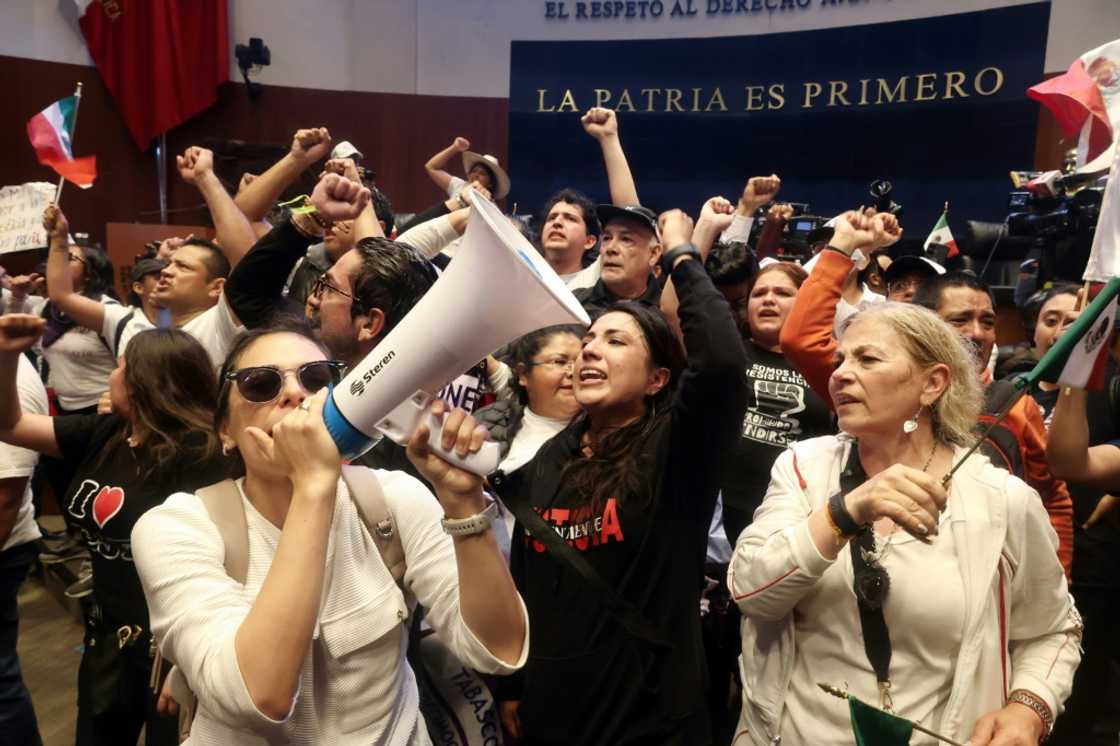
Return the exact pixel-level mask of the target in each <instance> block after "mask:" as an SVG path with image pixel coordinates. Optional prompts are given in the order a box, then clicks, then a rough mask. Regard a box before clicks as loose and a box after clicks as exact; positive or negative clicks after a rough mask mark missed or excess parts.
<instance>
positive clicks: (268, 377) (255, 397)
mask: <svg viewBox="0 0 1120 746" xmlns="http://www.w3.org/2000/svg"><path fill="white" fill-rule="evenodd" d="M345 367H346V366H345V365H344V364H343V363H341V362H339V361H338V360H315V361H314V362H310V363H304V364H303V365H301V366H299V367H298V368H294V369H293V368H288V369H287V370H281V369H280V368H277V367H276V366H275V365H260V366H256V367H253V368H242V369H241V370H231V371H230V372H229V373H226V380H227V381H234V382H235V383H236V384H237V390H238V392H239V393H240V394H241V398H243V399H245V401H250V402H253V403H254V404H268V403H269V402H271V401H274V400H275V399H276V398H277V397H278V396H280V390H281V389H282V388H283V387H284V376H285V375H287V374H288V373H295V374H296V380H297V381H299V385H300V387H301V388H302V389H303V390H304V391H306V392H307V393H309V394H314V393H316V392H317V391H320V390H321V389H323V388H325V387H327V386H335V385H337V384H338V382H339V381H341V380H342V371H343V369H345Z"/></svg>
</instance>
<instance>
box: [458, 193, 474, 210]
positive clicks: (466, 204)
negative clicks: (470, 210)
mask: <svg viewBox="0 0 1120 746" xmlns="http://www.w3.org/2000/svg"><path fill="white" fill-rule="evenodd" d="M455 198H456V199H458V200H459V207H460V208H464V207H470V206H471V203H470V202H467V201H466V200H465V199H463V193H462V192H459V193H458V194H456V195H455Z"/></svg>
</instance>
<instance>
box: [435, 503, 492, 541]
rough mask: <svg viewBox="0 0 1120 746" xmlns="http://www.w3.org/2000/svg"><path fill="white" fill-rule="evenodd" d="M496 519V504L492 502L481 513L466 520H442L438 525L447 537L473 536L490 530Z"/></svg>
mask: <svg viewBox="0 0 1120 746" xmlns="http://www.w3.org/2000/svg"><path fill="white" fill-rule="evenodd" d="M497 517H498V503H497V502H492V503H490V504H489V505H487V506H486V509H485V510H483V511H482V512H481V513H475V514H474V515H472V516H470V517H468V518H444V519H443V520H442V521H440V525H442V526H443V532H444V533H445V534H447V535H448V536H473V535H474V534H481V533H482V532H483V531H485V530H486V529H488V528H490V524H491V523H493V522H494V519H496V518H497Z"/></svg>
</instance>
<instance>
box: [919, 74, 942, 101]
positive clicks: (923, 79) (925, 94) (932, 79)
mask: <svg viewBox="0 0 1120 746" xmlns="http://www.w3.org/2000/svg"><path fill="white" fill-rule="evenodd" d="M914 80H915V81H917V84H918V90H917V92H915V93H914V100H915V101H935V100H936V99H937V93H936V92H934V90H933V86H934V83H936V82H937V73H922V74H921V75H919V76H918V77H916V78H914Z"/></svg>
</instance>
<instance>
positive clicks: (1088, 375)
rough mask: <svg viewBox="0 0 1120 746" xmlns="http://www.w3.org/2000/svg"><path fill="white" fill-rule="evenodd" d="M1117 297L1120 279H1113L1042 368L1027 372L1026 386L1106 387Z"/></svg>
mask: <svg viewBox="0 0 1120 746" xmlns="http://www.w3.org/2000/svg"><path fill="white" fill-rule="evenodd" d="M1117 295H1120V277H1114V278H1112V279H1111V280H1109V281H1108V284H1107V285H1105V286H1104V288H1103V289H1101V291H1100V292H1099V293H1097V297H1096V298H1095V299H1094V300H1093V302H1092V303H1090V304H1089V307H1088V308H1086V309H1085V310H1084V311H1082V312H1081V315H1080V316H1078V317H1077V321H1075V322H1073V323H1072V324H1071V325H1070V327H1069V328H1068V329H1066V330H1065V331H1064V332H1062V336H1060V337H1058V341H1057V342H1055V343H1054V346H1053V347H1051V348H1050V349H1049V351H1047V353H1046V354H1045V355H1043V356H1042V359H1041V360H1039V361H1038V365H1036V366H1034V368H1033V369H1032V370H1031V371H1030V373H1027V375H1026V376H1025V377H1024V380H1023V385H1027V386H1033V385H1034V384H1036V383H1038V382H1039V381H1047V382H1049V383H1057V384H1059V385H1061V386H1073V387H1074V388H1079V389H1100V388H1102V387H1103V385H1104V373H1105V366H1106V365H1107V363H1108V350H1109V346H1110V345H1109V343H1110V342H1111V341H1112V329H1113V325H1114V324H1115V323H1116V297H1117Z"/></svg>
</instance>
